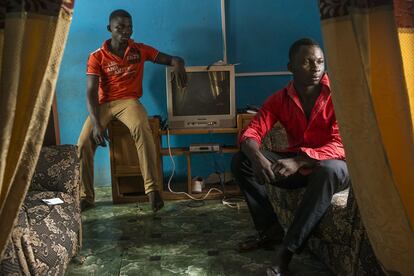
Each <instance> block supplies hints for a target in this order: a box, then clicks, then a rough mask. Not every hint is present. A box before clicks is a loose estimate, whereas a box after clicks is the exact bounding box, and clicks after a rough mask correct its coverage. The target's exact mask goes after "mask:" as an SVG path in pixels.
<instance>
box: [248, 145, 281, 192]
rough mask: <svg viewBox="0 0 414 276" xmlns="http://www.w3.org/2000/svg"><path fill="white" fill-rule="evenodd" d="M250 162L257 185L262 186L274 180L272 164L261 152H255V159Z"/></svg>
mask: <svg viewBox="0 0 414 276" xmlns="http://www.w3.org/2000/svg"><path fill="white" fill-rule="evenodd" d="M251 162H252V167H253V171H254V173H255V175H256V177H257V180H258V181H259V184H261V185H263V184H265V183H271V182H273V181H274V180H275V174H274V173H273V170H272V163H270V161H269V160H268V159H267V158H266V157H265V156H264V155H263V154H262V153H261V152H257V154H256V156H255V158H252V159H251Z"/></svg>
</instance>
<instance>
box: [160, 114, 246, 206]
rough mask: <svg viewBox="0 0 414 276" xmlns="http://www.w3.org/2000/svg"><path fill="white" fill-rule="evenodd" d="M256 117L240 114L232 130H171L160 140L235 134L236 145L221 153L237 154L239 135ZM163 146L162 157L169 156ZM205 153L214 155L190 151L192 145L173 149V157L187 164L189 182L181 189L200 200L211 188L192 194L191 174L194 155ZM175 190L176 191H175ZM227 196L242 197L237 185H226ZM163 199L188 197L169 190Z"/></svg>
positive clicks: (211, 196) (215, 194)
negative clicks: (168, 136) (178, 136)
mask: <svg viewBox="0 0 414 276" xmlns="http://www.w3.org/2000/svg"><path fill="white" fill-rule="evenodd" d="M253 117H254V115H252V114H238V115H237V126H236V127H232V128H186V129H171V130H169V131H167V130H162V131H160V138H161V137H162V136H163V135H192V134H234V135H235V139H234V145H226V146H221V147H220V151H219V153H236V152H238V151H239V147H238V146H237V139H238V137H239V134H240V132H241V130H242V129H243V128H244V127H245V126H247V124H248V123H249V122H250V120H251V119H252V118H253ZM160 144H161V150H160V152H161V156H169V155H170V151H169V149H168V147H163V146H162V142H160ZM205 153H214V151H206V152H203V151H193V150H191V149H190V145H189V146H188V147H171V155H172V156H180V155H181V156H184V157H185V159H186V163H187V181H186V183H181V186H180V185H179V184H178V186H180V188H181V189H183V188H184V191H185V192H186V193H188V194H190V195H192V196H194V197H197V198H200V197H203V196H204V195H205V194H206V193H207V192H208V190H209V189H210V188H211V187H209V186H206V187H205V188H204V189H203V192H202V193H193V192H192V187H191V185H192V178H193V176H192V174H191V155H193V154H205ZM161 167H163V164H162V158H161ZM176 184H177V183H175V182H174V184H173V186H176ZM173 190H174V189H173ZM225 194H226V195H240V190H239V187H238V186H236V185H225ZM163 197H164V199H186V198H187V197H186V196H185V195H183V194H174V193H171V192H170V191H168V190H165V189H164V191H163ZM221 197H222V194H221V193H219V192H217V191H212V192H211V193H210V195H209V197H208V199H214V198H216V199H217V198H221Z"/></svg>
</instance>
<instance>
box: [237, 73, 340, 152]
mask: <svg viewBox="0 0 414 276" xmlns="http://www.w3.org/2000/svg"><path fill="white" fill-rule="evenodd" d="M320 83H321V84H322V89H321V92H320V94H319V96H318V98H317V99H316V102H315V105H314V106H313V108H312V112H311V114H310V117H309V121H308V119H307V118H306V115H305V112H304V111H303V109H302V105H301V103H300V100H299V97H298V93H297V92H296V89H295V87H294V86H293V81H291V82H290V83H289V84H288V85H287V86H286V87H285V88H283V89H282V90H279V91H277V92H276V93H274V94H273V95H272V96H270V97H269V98H268V99H267V100H266V101H265V102H264V104H263V106H262V108H261V109H260V110H259V112H258V113H257V115H256V116H255V117H254V118H253V120H252V121H251V122H250V124H249V125H248V126H247V127H246V129H244V130H243V132H242V135H241V136H240V141H239V142H240V143H241V142H243V141H244V140H246V139H249V138H250V139H254V140H256V141H257V142H258V143H259V145H261V142H262V139H263V137H264V136H265V135H266V133H267V132H268V131H269V130H270V129H271V128H272V127H273V126H274V124H275V123H276V122H280V123H281V124H282V125H283V127H284V128H285V130H286V133H287V138H288V142H289V146H288V148H286V149H285V151H287V152H298V153H299V152H302V153H305V154H307V155H308V156H309V157H311V158H313V159H317V160H326V159H341V160H344V159H345V152H344V146H343V144H342V139H341V136H340V135H339V128H338V123H337V121H336V117H335V112H334V108H333V104H332V99H331V89H330V86H329V78H328V76H327V75H326V74H325V75H324V76H323V77H322V79H321V82H320Z"/></svg>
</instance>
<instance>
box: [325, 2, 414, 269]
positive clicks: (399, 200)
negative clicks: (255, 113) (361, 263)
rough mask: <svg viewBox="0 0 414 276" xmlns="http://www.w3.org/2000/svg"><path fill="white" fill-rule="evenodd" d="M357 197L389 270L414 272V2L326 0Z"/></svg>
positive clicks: (332, 65)
mask: <svg viewBox="0 0 414 276" xmlns="http://www.w3.org/2000/svg"><path fill="white" fill-rule="evenodd" d="M319 5H320V12H321V22H322V23H321V24H322V31H323V38H324V44H325V49H326V58H327V65H328V66H327V67H328V70H329V73H330V78H331V82H332V87H333V91H334V92H333V101H334V105H335V111H336V114H337V117H338V121H339V125H340V131H341V135H342V137H343V141H344V144H345V149H346V154H347V163H348V166H349V171H350V174H351V178H352V185H353V188H354V191H355V197H356V199H357V202H358V206H359V209H360V212H361V216H362V219H363V222H364V225H365V227H366V229H367V233H368V236H369V239H370V241H371V244H372V246H373V248H374V251H375V254H376V255H377V257H378V259H379V261H380V262H381V263H382V265H383V268H384V270H386V271H387V272H388V273H392V272H396V273H397V275H398V273H400V274H401V275H412V273H413V272H414V262H413V260H414V232H413V229H414V169H413V166H414V139H413V134H414V132H413V122H414V74H413V73H414V29H413V27H414V2H413V1H412V0H394V1H392V0H320V1H319Z"/></svg>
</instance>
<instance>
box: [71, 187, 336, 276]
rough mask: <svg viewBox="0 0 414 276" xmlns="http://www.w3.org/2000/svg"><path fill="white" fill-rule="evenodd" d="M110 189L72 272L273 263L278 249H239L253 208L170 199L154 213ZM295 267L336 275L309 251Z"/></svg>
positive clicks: (193, 271)
mask: <svg viewBox="0 0 414 276" xmlns="http://www.w3.org/2000/svg"><path fill="white" fill-rule="evenodd" d="M110 192H111V191H110V188H109V187H108V188H98V189H97V194H98V200H97V207H95V208H94V209H90V210H88V211H86V212H84V213H83V214H82V218H83V248H82V251H81V254H80V256H81V257H80V258H76V259H75V260H73V261H72V262H71V264H70V265H69V267H68V269H67V272H66V275H67V276H75V275H100V276H101V275H102V276H104V275H140V276H141V275H142V276H147V275H151V276H152V275H154V276H158V275H162V276H164V275H166V276H167V275H193V276H195V275H212V276H213V275H214V276H217V275H266V273H265V271H266V267H268V266H270V265H271V262H272V255H274V253H275V252H274V251H265V250H257V251H254V252H249V253H243V254H240V253H238V252H237V251H235V250H234V249H235V247H236V244H237V242H238V241H239V240H241V239H243V237H246V236H248V235H251V234H253V233H254V230H253V226H252V222H251V219H250V216H249V213H248V210H247V209H241V210H237V209H232V208H229V207H226V206H224V205H222V204H221V201H218V200H208V201H205V204H204V205H203V206H201V207H196V208H195V207H190V206H189V204H191V203H192V202H190V201H169V202H166V206H165V207H164V209H162V210H161V211H160V212H158V213H157V214H156V215H153V214H152V212H151V211H150V209H149V206H148V204H147V203H139V204H121V205H113V204H112V202H111V195H110ZM82 258H83V259H82ZM80 260H83V263H82V264H81V263H80V262H81V261H80ZM290 267H291V271H292V274H293V275H303V276H305V275H306V276H310V275H314V276H316V275H317V276H324V275H331V273H330V272H329V270H328V269H327V268H326V267H325V266H324V265H323V264H322V263H320V262H319V261H318V260H317V259H316V258H315V257H314V256H313V255H311V254H310V253H309V252H306V251H305V252H303V253H302V254H300V255H298V256H295V258H294V259H293V261H292V263H291V266H290Z"/></svg>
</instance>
